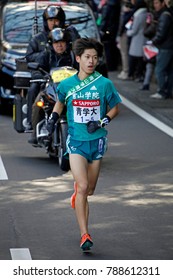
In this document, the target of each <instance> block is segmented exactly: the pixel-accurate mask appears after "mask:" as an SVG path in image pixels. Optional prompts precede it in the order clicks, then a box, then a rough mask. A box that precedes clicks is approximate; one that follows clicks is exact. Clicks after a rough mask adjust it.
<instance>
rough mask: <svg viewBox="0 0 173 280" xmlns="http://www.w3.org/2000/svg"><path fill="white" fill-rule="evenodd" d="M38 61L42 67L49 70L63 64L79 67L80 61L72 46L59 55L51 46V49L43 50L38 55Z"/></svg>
mask: <svg viewBox="0 0 173 280" xmlns="http://www.w3.org/2000/svg"><path fill="white" fill-rule="evenodd" d="M36 62H38V63H39V65H40V67H42V68H43V69H44V70H45V71H47V72H49V71H50V69H52V68H55V67H61V66H71V67H74V68H75V69H78V63H77V62H76V60H75V56H74V53H73V52H72V51H71V49H70V48H68V49H67V50H66V51H65V52H64V53H63V54H61V55H58V54H57V53H56V52H55V51H54V49H53V47H52V46H51V47H50V49H49V50H47V51H43V52H42V53H41V54H40V55H39V56H38V57H37V59H36Z"/></svg>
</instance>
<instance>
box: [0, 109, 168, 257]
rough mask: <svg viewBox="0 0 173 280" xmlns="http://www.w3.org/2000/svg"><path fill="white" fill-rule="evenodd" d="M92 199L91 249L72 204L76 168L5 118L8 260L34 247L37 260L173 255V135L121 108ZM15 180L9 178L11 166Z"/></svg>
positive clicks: (1, 152)
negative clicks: (85, 248)
mask: <svg viewBox="0 0 173 280" xmlns="http://www.w3.org/2000/svg"><path fill="white" fill-rule="evenodd" d="M108 130H109V135H108V137H109V148H108V151H107V153H106V155H105V157H104V159H103V164H102V169H101V173H100V177H99V180H98V185H97V189H96V192H95V195H94V196H93V197H91V198H90V221H89V224H90V227H89V228H90V233H91V235H92V238H93V241H94V246H93V249H92V251H91V253H89V254H83V253H82V252H81V250H80V248H79V239H80V236H79V230H78V225H77V222H76V218H75V214H74V211H73V210H72V209H71V208H70V196H71V194H72V192H73V179H72V175H71V172H68V173H63V172H62V171H61V170H60V169H59V167H58V165H57V163H56V161H55V160H51V159H49V158H48V156H47V155H46V153H45V151H44V150H42V149H39V148H33V147H32V146H30V145H29V144H28V143H27V139H28V135H27V134H24V133H22V134H19V133H17V132H16V131H15V130H14V129H13V124H12V119H11V117H10V116H0V156H1V158H0V159H1V160H2V161H1V171H0V178H1V179H0V213H1V218H0V248H1V249H0V260H10V259H11V258H12V255H11V253H10V252H11V251H10V249H16V248H18V249H19V248H20V249H21V248H28V249H29V252H30V255H31V258H32V259H33V260H78V259H80V260H88V259H89V260H137V259H138V260H144V259H145V260H153V259H159V260H167V259H169V260H172V259H173V243H172V240H173V172H172V169H173V156H172V155H173V153H172V143H173V139H172V138H171V137H170V136H168V135H167V134H165V133H164V132H162V131H160V130H159V129H157V128H156V127H154V126H153V125H151V124H150V123H148V122H147V121H145V120H144V119H142V118H140V117H139V116H138V115H136V114H135V113H133V112H132V111H130V110H129V109H127V108H126V107H124V106H123V105H121V106H120V115H119V116H118V117H117V118H116V119H115V120H113V121H112V122H111V123H110V125H109V126H108ZM2 167H4V170H5V171H6V175H7V178H6V179H3V178H2V176H3V174H4V173H3V169H2Z"/></svg>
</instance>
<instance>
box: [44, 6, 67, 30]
mask: <svg viewBox="0 0 173 280" xmlns="http://www.w3.org/2000/svg"><path fill="white" fill-rule="evenodd" d="M51 18H56V19H58V20H59V21H60V26H64V24H65V13H64V10H63V9H62V8H61V7H59V6H52V5H50V6H48V7H47V8H46V9H45V11H44V13H43V19H44V20H48V19H51Z"/></svg>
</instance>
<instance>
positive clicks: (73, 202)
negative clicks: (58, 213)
mask: <svg viewBox="0 0 173 280" xmlns="http://www.w3.org/2000/svg"><path fill="white" fill-rule="evenodd" d="M76 194H77V183H76V182H74V193H73V194H72V196H71V207H72V208H73V209H75V199H76Z"/></svg>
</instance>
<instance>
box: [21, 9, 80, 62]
mask: <svg viewBox="0 0 173 280" xmlns="http://www.w3.org/2000/svg"><path fill="white" fill-rule="evenodd" d="M43 14H44V13H43ZM43 28H44V30H43V31H41V32H39V33H38V34H36V35H35V36H34V37H33V38H32V39H31V40H30V42H29V44H28V48H27V51H26V60H27V62H36V59H37V58H38V57H39V55H40V53H41V52H43V51H45V50H46V49H47V44H48V36H49V32H50V31H49V29H48V25H47V20H46V19H45V18H44V16H43ZM61 28H65V29H66V30H68V32H69V34H70V37H71V42H73V41H75V40H76V39H78V38H80V35H79V33H78V31H77V30H76V28H75V27H73V26H71V25H66V24H64V23H63V26H61Z"/></svg>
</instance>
